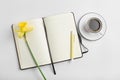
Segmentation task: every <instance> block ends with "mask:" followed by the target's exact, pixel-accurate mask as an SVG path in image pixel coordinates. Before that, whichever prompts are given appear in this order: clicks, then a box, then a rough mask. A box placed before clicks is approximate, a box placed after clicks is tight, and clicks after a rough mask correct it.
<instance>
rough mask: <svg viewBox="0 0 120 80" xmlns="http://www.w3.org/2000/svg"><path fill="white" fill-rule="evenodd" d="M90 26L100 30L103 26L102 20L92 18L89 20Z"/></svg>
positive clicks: (93, 29)
mask: <svg viewBox="0 0 120 80" xmlns="http://www.w3.org/2000/svg"><path fill="white" fill-rule="evenodd" d="M89 28H90V29H91V30H92V31H98V30H99V29H100V28H101V24H100V21H99V20H97V19H91V20H90V21H89Z"/></svg>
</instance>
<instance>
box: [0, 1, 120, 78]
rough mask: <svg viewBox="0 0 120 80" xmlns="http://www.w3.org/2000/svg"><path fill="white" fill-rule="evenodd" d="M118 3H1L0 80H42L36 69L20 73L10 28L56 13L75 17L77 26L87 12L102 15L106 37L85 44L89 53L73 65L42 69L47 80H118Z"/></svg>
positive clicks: (119, 74)
mask: <svg viewBox="0 0 120 80" xmlns="http://www.w3.org/2000/svg"><path fill="white" fill-rule="evenodd" d="M119 7H120V2H119V0H0V80H41V76H40V75H39V72H38V70H37V69H36V68H34V69H29V70H24V71H21V70H20V69H19V66H18V60H17V57H16V51H15V46H14V41H13V36H12V31H11V27H10V26H11V24H12V23H16V22H19V21H22V20H28V19H33V18H40V17H44V16H48V15H54V14H58V13H64V12H71V11H73V12H74V13H75V17H76V22H78V20H79V19H80V18H81V16H82V15H84V14H85V13H87V12H96V13H99V14H101V15H102V16H103V17H104V18H105V20H106V22H107V32H106V35H105V36H104V37H103V38H102V39H101V40H99V41H94V42H89V41H86V40H84V41H83V42H84V44H85V45H86V46H87V47H88V48H89V50H90V51H89V53H87V54H84V56H83V58H81V59H77V60H74V61H73V62H63V63H59V64H55V68H56V72H57V75H54V74H53V72H52V67H51V66H50V65H49V66H44V67H41V69H42V70H43V72H44V74H45V76H46V77H47V80H120V43H119V42H120V36H119V34H120V10H119Z"/></svg>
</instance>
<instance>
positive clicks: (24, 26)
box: [17, 22, 47, 80]
mask: <svg viewBox="0 0 120 80" xmlns="http://www.w3.org/2000/svg"><path fill="white" fill-rule="evenodd" d="M18 27H19V30H17V34H18V37H19V38H22V37H23V38H24V40H25V43H26V46H27V47H28V50H29V52H30V54H31V57H32V59H33V61H34V63H35V64H36V66H37V68H38V70H39V72H40V73H41V75H42V76H43V78H44V80H47V79H46V77H45V76H44V74H43V72H42V70H41V69H40V66H39V65H38V62H37V60H36V59H35V57H34V54H33V53H32V50H31V48H30V46H29V44H28V41H27V39H26V35H25V34H26V33H27V32H30V31H32V30H33V27H32V26H30V25H29V24H28V23H27V22H20V23H19V24H18Z"/></svg>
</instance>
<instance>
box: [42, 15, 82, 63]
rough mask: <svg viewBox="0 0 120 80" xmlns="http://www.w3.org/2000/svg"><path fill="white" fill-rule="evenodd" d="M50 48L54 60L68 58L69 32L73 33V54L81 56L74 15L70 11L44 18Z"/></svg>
mask: <svg viewBox="0 0 120 80" xmlns="http://www.w3.org/2000/svg"><path fill="white" fill-rule="evenodd" d="M44 22H45V27H46V31H47V35H48V41H49V45H50V50H51V54H52V58H53V61H54V62H59V61H64V60H67V59H70V32H71V31H72V32H73V34H74V35H75V43H74V56H75V58H77V57H81V56H82V53H81V47H80V44H79V40H78V35H77V30H76V25H75V21H74V16H73V14H72V13H66V14H60V15H54V16H48V17H45V18H44Z"/></svg>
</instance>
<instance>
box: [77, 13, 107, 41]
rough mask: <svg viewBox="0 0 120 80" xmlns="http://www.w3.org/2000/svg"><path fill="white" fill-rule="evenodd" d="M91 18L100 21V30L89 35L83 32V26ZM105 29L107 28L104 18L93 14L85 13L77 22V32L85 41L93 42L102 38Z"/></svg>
mask: <svg viewBox="0 0 120 80" xmlns="http://www.w3.org/2000/svg"><path fill="white" fill-rule="evenodd" d="M91 18H98V19H99V20H101V22H102V29H101V31H100V32H98V33H90V32H87V31H86V30H85V25H86V23H87V21H88V20H89V19H91ZM106 29H107V27H106V23H105V20H104V18H103V17H102V16H101V15H99V14H97V13H93V12H91V13H87V14H85V15H83V16H82V18H81V19H80V22H79V32H80V34H81V35H82V36H83V37H84V38H85V39H87V40H91V41H95V40H98V39H100V38H102V37H103V36H104V34H105V32H106Z"/></svg>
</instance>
